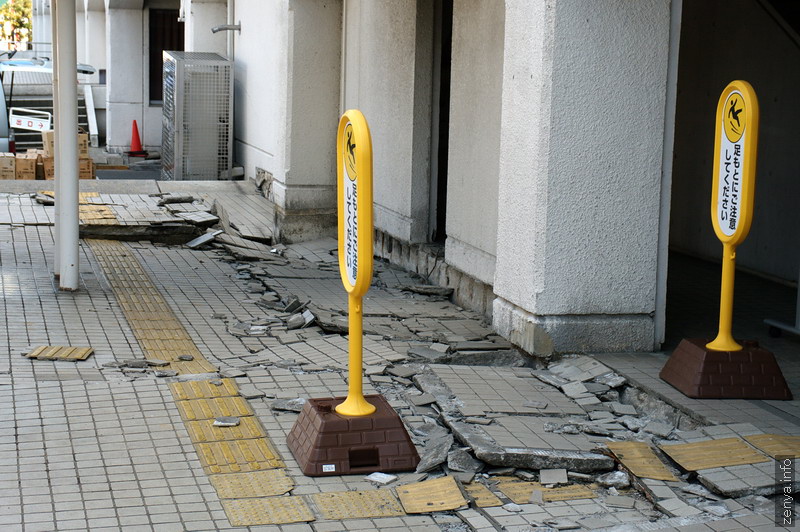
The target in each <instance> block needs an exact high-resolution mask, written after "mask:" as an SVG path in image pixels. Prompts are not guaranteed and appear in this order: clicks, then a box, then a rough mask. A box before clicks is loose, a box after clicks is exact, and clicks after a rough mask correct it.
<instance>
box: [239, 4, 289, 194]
mask: <svg viewBox="0 0 800 532" xmlns="http://www.w3.org/2000/svg"><path fill="white" fill-rule="evenodd" d="M236 20H241V21H242V34H241V35H240V34H238V33H237V34H235V35H234V46H235V55H234V57H235V77H234V127H235V138H234V149H235V160H236V161H238V163H239V164H241V165H242V166H244V169H245V173H246V175H247V176H249V177H251V178H252V177H255V174H256V172H257V170H258V169H262V170H264V171H266V172H269V173H270V174H271V175H273V176H276V179H280V180H282V179H283V176H284V173H285V169H286V163H285V153H284V149H285V146H286V138H287V135H286V130H285V127H284V125H285V124H286V122H287V117H286V112H287V108H286V105H285V102H286V99H287V89H288V87H287V83H286V72H287V64H288V59H287V58H288V26H289V22H288V11H287V10H286V7H285V2H283V1H282V2H261V1H259V0H237V1H236ZM264 26H268V27H269V31H263V30H262V29H261V28H263V27H264Z"/></svg>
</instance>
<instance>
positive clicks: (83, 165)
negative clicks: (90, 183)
mask: <svg viewBox="0 0 800 532" xmlns="http://www.w3.org/2000/svg"><path fill="white" fill-rule="evenodd" d="M78 179H94V161H92V160H91V159H89V158H81V159H79V160H78Z"/></svg>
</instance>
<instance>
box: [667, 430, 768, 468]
mask: <svg viewBox="0 0 800 532" xmlns="http://www.w3.org/2000/svg"><path fill="white" fill-rule="evenodd" d="M660 447H661V450H662V451H664V452H665V453H667V454H668V455H669V456H670V458H672V459H673V460H675V461H676V462H677V463H678V464H679V465H680V466H681V467H682V468H684V469H685V470H686V471H698V470H700V469H711V468H716V467H725V466H735V465H743V464H756V463H759V462H768V461H769V457H767V456H765V455H763V454H761V453H759V452H758V451H756V450H755V449H753V448H752V447H750V446H749V445H747V444H746V443H745V442H744V441H743V440H741V439H739V438H723V439H718V440H706V441H701V442H697V443H678V444H661V446H660Z"/></svg>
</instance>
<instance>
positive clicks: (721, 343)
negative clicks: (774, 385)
mask: <svg viewBox="0 0 800 532" xmlns="http://www.w3.org/2000/svg"><path fill="white" fill-rule="evenodd" d="M715 130H716V131H715V135H716V137H715V140H714V174H713V176H714V184H713V185H712V189H711V223H712V224H713V225H714V232H715V233H716V235H717V238H718V239H719V240H720V242H722V290H721V292H720V303H719V332H718V333H717V337H716V338H715V339H714V340H713V341H712V342H709V343H708V344H707V345H706V347H708V348H709V349H711V350H713V351H740V350H741V349H742V346H741V345H739V344H738V343H737V342H736V340H734V339H733V335H732V333H731V322H732V317H733V278H734V272H735V270H736V246H738V245H739V244H741V243H742V242H743V241H744V239H745V238H746V237H747V233H749V232H750V224H751V223H752V221H753V201H754V198H755V185H756V182H755V181H756V149H757V147H758V100H757V99H756V93H755V91H753V87H751V86H750V84H749V83H747V82H746V81H733V82H731V83H730V84H729V85H728V86H727V87H725V90H724V91H723V92H722V96H720V98H719V103H718V104H717V120H716V126H715Z"/></svg>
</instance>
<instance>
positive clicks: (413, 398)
mask: <svg viewBox="0 0 800 532" xmlns="http://www.w3.org/2000/svg"><path fill="white" fill-rule="evenodd" d="M407 397H408V400H409V402H410V403H411V404H413V405H415V406H425V405H429V404H431V403H435V402H436V398H435V397H434V396H432V395H431V394H429V393H423V394H421V395H410V396H407Z"/></svg>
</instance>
